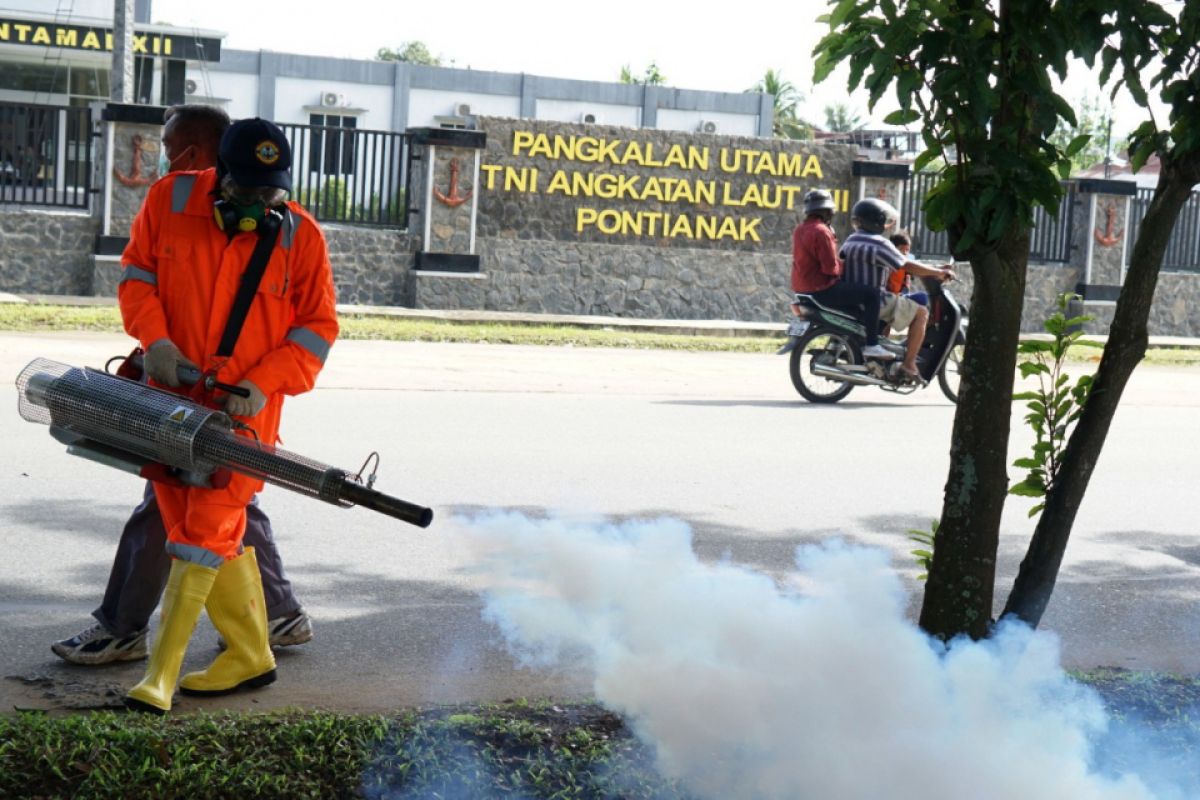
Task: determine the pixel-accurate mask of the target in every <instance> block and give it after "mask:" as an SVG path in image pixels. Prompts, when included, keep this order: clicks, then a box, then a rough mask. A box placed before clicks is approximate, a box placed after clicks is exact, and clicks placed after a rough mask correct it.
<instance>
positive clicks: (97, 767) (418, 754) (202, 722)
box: [0, 702, 684, 800]
mask: <svg viewBox="0 0 1200 800" xmlns="http://www.w3.org/2000/svg"><path fill="white" fill-rule="evenodd" d="M401 796H403V797H472V798H486V797H512V796H516V797H530V798H532V797H537V798H566V797H588V798H590V797H626V798H680V797H683V796H684V795H683V793H682V792H681V791H680V790H679V789H678V787H677V786H675V785H674V784H673V783H671V782H670V781H667V780H664V779H663V778H662V777H660V776H659V775H658V773H657V772H656V771H655V769H654V766H653V759H652V756H651V754H650V753H649V751H648V750H647V749H646V748H645V747H644V746H643V745H642V744H640V743H639V742H638V741H637V740H636V739H635V738H633V736H632V734H631V733H630V731H629V730H628V728H626V727H625V724H624V723H623V722H622V721H621V720H620V719H619V718H618V717H616V716H614V715H613V714H611V713H610V712H608V711H606V710H604V709H603V708H601V707H599V706H596V705H590V704H577V705H566V706H558V705H551V704H549V703H542V704H529V703H525V702H511V703H506V704H503V705H488V706H471V707H464V708H439V709H432V710H427V711H422V712H408V713H405V714H401V715H399V716H394V717H383V716H353V715H339V714H332V713H327V712H301V711H292V712H284V713H271V714H248V715H237V714H220V715H208V714H197V715H194V716H176V717H161V718H160V717H146V716H141V715H132V714H120V713H113V712H98V713H91V714H78V715H74V716H69V717H56V716H49V715H46V714H42V713H31V712H23V713H20V714H18V715H16V716H7V717H0V797H47V798H48V797H72V798H75V797H88V798H122V800H123V799H124V798H129V797H156V798H227V797H238V798H252V797H288V798H340V797H366V798H385V797H401Z"/></svg>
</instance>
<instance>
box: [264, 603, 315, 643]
mask: <svg viewBox="0 0 1200 800" xmlns="http://www.w3.org/2000/svg"><path fill="white" fill-rule="evenodd" d="M267 633H268V634H269V635H270V637H271V646H272V647H291V646H292V645H295V644H304V643H305V642H307V641H310V640H311V639H312V637H313V626H312V618H311V617H310V616H308V613H307V612H306V611H305V610H304V609H303V608H302V609H300V610H299V611H297V612H296V613H295V614H293V615H292V616H290V617H277V618H275V619H272V620H268V621H267Z"/></svg>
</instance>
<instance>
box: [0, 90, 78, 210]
mask: <svg viewBox="0 0 1200 800" xmlns="http://www.w3.org/2000/svg"><path fill="white" fill-rule="evenodd" d="M93 141H94V139H93V137H92V112H91V109H88V108H76V107H69V106H48V105H47V106H44V105H30V104H28V103H2V102H0V205H22V206H65V207H67V208H83V209H86V208H87V207H88V204H89V202H90V201H91V196H92V159H93V149H94V145H93Z"/></svg>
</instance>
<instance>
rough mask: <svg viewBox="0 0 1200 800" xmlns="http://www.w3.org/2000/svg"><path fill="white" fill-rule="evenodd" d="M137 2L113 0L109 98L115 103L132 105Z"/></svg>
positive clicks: (133, 0)
mask: <svg viewBox="0 0 1200 800" xmlns="http://www.w3.org/2000/svg"><path fill="white" fill-rule="evenodd" d="M134 2H135V0H113V51H112V79H111V80H110V82H109V86H110V90H109V94H108V98H109V99H110V100H112V101H113V102H114V103H132V102H133V101H134V96H133V95H134V86H133V14H134V10H133V6H134Z"/></svg>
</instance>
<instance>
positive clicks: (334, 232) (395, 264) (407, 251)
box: [321, 223, 414, 306]
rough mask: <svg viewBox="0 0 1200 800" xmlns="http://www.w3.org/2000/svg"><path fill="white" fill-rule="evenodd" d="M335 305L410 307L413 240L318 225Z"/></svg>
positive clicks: (377, 231) (402, 235)
mask: <svg viewBox="0 0 1200 800" xmlns="http://www.w3.org/2000/svg"><path fill="white" fill-rule="evenodd" d="M321 229H322V230H323V231H325V239H326V241H327V242H328V243H329V263H330V265H331V266H332V267H333V282H334V284H335V285H336V286H337V295H338V302H339V303H351V304H354V305H369V306H403V305H411V299H410V295H411V293H412V289H411V286H410V283H411V278H412V264H413V250H414V246H413V240H412V238H411V237H410V236H409V235H408V234H406V233H403V232H402V231H396V230H391V229H386V228H365V227H355V226H352V225H333V224H329V223H325V224H323V225H321Z"/></svg>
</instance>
